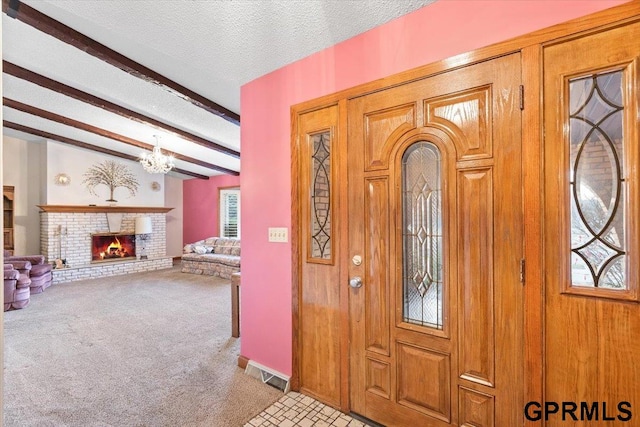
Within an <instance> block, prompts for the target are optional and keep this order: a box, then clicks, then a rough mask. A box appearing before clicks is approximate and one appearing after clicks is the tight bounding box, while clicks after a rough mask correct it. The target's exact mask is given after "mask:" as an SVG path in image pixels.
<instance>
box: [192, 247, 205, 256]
mask: <svg viewBox="0 0 640 427" xmlns="http://www.w3.org/2000/svg"><path fill="white" fill-rule="evenodd" d="M193 250H194V252H195V253H197V254H198V255H203V254H206V253H207V247H206V246H202V245H197V246H195V247H194V248H193Z"/></svg>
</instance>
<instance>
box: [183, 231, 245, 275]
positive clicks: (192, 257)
mask: <svg viewBox="0 0 640 427" xmlns="http://www.w3.org/2000/svg"><path fill="white" fill-rule="evenodd" d="M239 271H240V240H239V239H231V238H228V237H209V238H208V239H203V240H199V241H197V242H194V243H190V244H188V245H185V247H184V250H183V254H182V272H183V273H193V274H206V275H209V276H220V277H222V278H225V279H230V278H231V275H232V274H233V273H237V272H239Z"/></svg>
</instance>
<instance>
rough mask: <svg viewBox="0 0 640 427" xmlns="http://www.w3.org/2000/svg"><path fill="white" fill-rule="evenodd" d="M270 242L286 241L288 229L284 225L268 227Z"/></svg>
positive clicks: (287, 239)
mask: <svg viewBox="0 0 640 427" xmlns="http://www.w3.org/2000/svg"><path fill="white" fill-rule="evenodd" d="M269 241H270V242H281V243H282V242H288V241H289V230H288V229H287V228H286V227H269Z"/></svg>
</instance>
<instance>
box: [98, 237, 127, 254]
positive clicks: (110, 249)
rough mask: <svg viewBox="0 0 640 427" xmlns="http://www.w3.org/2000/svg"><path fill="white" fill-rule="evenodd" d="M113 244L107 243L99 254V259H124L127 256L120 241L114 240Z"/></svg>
mask: <svg viewBox="0 0 640 427" xmlns="http://www.w3.org/2000/svg"><path fill="white" fill-rule="evenodd" d="M115 239H116V241H115V242H111V243H109V246H107V247H106V248H105V250H104V252H100V259H104V258H105V257H108V258H116V257H118V258H119V257H125V256H127V255H128V253H127V250H126V249H125V248H124V247H123V246H122V245H121V244H120V240H118V238H117V237H116V238H115Z"/></svg>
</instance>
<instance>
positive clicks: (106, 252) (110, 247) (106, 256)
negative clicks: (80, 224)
mask: <svg viewBox="0 0 640 427" xmlns="http://www.w3.org/2000/svg"><path fill="white" fill-rule="evenodd" d="M135 258H136V235H135V234H131V233H96V234H92V235H91V262H105V261H122V260H125V259H135Z"/></svg>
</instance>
